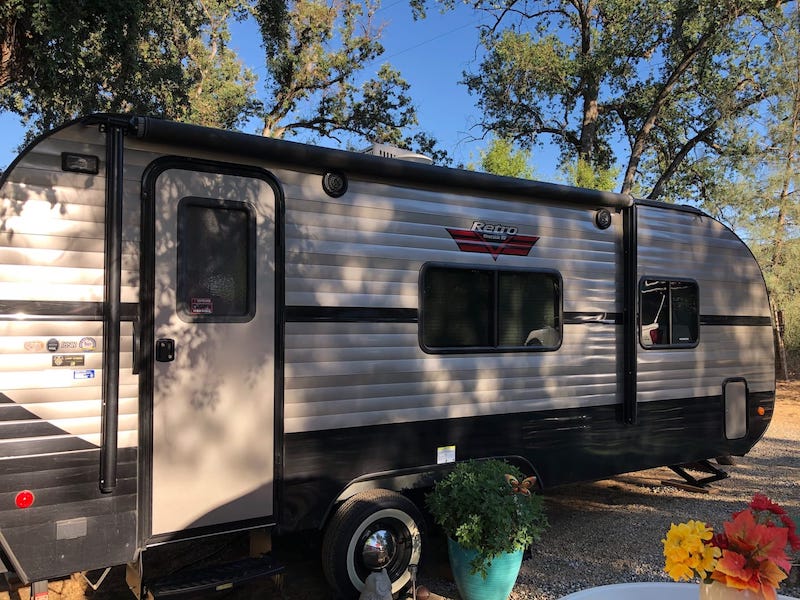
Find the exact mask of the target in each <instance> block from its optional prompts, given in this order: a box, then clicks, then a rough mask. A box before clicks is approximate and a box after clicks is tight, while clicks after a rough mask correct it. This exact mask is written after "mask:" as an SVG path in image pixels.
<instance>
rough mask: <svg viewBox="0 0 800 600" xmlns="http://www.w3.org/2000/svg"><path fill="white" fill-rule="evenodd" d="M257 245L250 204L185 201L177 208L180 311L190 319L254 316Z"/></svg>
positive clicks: (236, 318)
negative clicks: (255, 246) (255, 244)
mask: <svg viewBox="0 0 800 600" xmlns="http://www.w3.org/2000/svg"><path fill="white" fill-rule="evenodd" d="M254 243H255V236H254V221H253V217H252V214H251V212H250V210H249V207H248V205H246V204H244V203H242V202H231V201H224V202H223V201H213V200H203V199H199V198H189V199H185V200H184V201H183V202H182V203H181V205H180V207H179V208H178V314H180V315H181V316H182V317H183V318H185V319H187V320H191V321H246V320H249V319H251V318H252V316H253V312H254V299H255V286H254Z"/></svg>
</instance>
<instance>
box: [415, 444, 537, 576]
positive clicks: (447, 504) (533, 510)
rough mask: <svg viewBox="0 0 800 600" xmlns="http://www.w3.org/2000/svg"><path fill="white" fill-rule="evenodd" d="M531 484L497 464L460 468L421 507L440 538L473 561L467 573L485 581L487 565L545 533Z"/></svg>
mask: <svg viewBox="0 0 800 600" xmlns="http://www.w3.org/2000/svg"><path fill="white" fill-rule="evenodd" d="M534 485H535V478H533V477H529V478H527V479H524V476H523V474H522V472H521V471H520V470H519V469H518V468H517V467H515V466H513V465H511V464H509V463H507V462H504V461H502V460H496V459H490V460H471V461H466V462H463V463H459V464H457V465H456V466H455V468H454V469H453V471H451V472H450V473H449V474H448V475H447V476H446V477H444V479H442V480H440V481H439V482H437V484H436V486H435V487H434V489H433V491H432V492H431V493H429V494H428V496H427V497H426V505H427V507H428V509H429V510H430V511H431V514H432V515H433V518H434V519H435V520H436V522H437V523H438V524H439V525H440V526H441V527H442V529H443V530H444V532H445V534H447V535H448V536H449V537H450V538H451V539H453V540H455V541H456V542H458V543H459V544H461V546H463V547H464V548H467V549H470V550H475V551H476V552H477V555H476V557H475V559H474V560H473V561H472V562H471V563H470V566H471V568H472V573H473V574H475V573H478V572H480V573H481V575H482V576H483V577H484V578H486V574H487V569H488V567H489V566H490V565H491V562H492V559H493V558H495V557H496V556H499V555H501V554H504V553H507V552H516V551H518V550H524V549H525V548H527V547H528V546H530V545H531V544H532V543H533V542H535V541H536V540H538V539H539V537H540V535H541V533H542V531H544V529H545V528H546V527H547V517H546V516H545V513H544V506H543V502H542V498H541V496H538V495H536V494H532V493H531V492H530V489H531V488H532V487H534Z"/></svg>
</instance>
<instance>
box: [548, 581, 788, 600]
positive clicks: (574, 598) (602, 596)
mask: <svg viewBox="0 0 800 600" xmlns="http://www.w3.org/2000/svg"><path fill="white" fill-rule="evenodd" d="M697 597H698V584H696V583H670V582H666V581H659V582H653V583H615V584H614V585H601V586H599V587H593V588H589V589H586V590H581V591H580V592H575V593H573V594H569V595H567V596H562V598H561V600H567V598H568V599H569V600H643V599H646V600H697ZM778 600H793V599H792V598H790V597H789V596H782V595H780V594H778Z"/></svg>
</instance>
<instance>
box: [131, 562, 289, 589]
mask: <svg viewBox="0 0 800 600" xmlns="http://www.w3.org/2000/svg"><path fill="white" fill-rule="evenodd" d="M284 569H285V567H284V566H283V565H281V564H279V563H278V562H277V561H275V560H274V559H273V558H272V557H271V556H269V555H264V556H260V557H257V558H252V557H251V558H243V559H241V560H236V561H233V562H229V563H224V564H220V565H210V566H208V567H203V568H198V569H192V570H187V571H182V572H180V573H175V574H173V575H169V576H167V577H162V578H159V579H154V580H153V581H148V582H145V586H144V587H145V589H146V591H147V594H148V595H149V597H152V598H171V597H173V596H179V595H181V594H190V593H197V592H203V591H208V590H226V589H230V588H232V587H234V586H236V585H239V584H242V583H244V582H246V581H251V580H253V579H260V578H262V577H274V576H275V575H279V574H281V573H282V572H283V571H284Z"/></svg>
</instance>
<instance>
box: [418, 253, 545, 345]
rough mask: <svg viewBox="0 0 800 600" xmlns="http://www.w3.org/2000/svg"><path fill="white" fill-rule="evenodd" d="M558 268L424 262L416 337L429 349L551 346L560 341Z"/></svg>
mask: <svg viewBox="0 0 800 600" xmlns="http://www.w3.org/2000/svg"><path fill="white" fill-rule="evenodd" d="M559 290H560V278H559V276H558V275H557V274H556V273H549V272H532V271H499V270H490V269H471V268H463V267H443V266H432V265H430V266H427V267H426V268H424V269H423V271H422V276H421V299H420V306H421V309H422V310H421V311H420V339H421V343H422V346H423V348H424V349H426V350H429V351H462V352H464V351H467V350H469V351H475V350H480V351H508V350H554V349H556V348H558V347H559V346H560V345H561V327H560V311H561V299H560V291H559Z"/></svg>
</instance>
